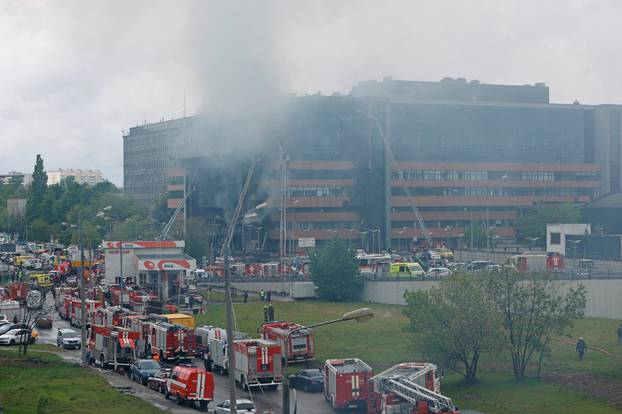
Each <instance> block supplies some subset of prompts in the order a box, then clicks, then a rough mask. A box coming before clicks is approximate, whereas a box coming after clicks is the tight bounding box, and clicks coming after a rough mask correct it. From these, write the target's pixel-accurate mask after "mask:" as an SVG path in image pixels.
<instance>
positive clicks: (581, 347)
mask: <svg viewBox="0 0 622 414" xmlns="http://www.w3.org/2000/svg"><path fill="white" fill-rule="evenodd" d="M576 350H577V353H578V354H579V361H583V356H584V355H585V351H587V344H586V343H585V341H584V340H583V337H581V338H579V340H578V341H577V346H576Z"/></svg>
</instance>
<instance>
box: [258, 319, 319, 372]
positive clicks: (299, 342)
mask: <svg viewBox="0 0 622 414" xmlns="http://www.w3.org/2000/svg"><path fill="white" fill-rule="evenodd" d="M295 330H298V331H296V332H295V333H293V334H292V332H293V331H295ZM259 333H260V334H261V336H262V337H263V338H264V339H269V340H271V341H275V342H276V343H277V344H279V346H281V349H282V350H283V351H285V350H287V354H286V355H287V360H288V361H290V362H300V361H310V360H313V359H314V357H315V346H314V344H315V340H314V337H313V331H312V330H311V329H308V328H304V327H303V326H301V325H298V324H296V323H293V322H269V323H264V324H263V325H261V328H260V329H259Z"/></svg>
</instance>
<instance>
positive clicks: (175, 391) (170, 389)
mask: <svg viewBox="0 0 622 414" xmlns="http://www.w3.org/2000/svg"><path fill="white" fill-rule="evenodd" d="M164 397H165V398H166V399H167V400H168V399H169V398H171V397H174V398H175V399H176V400H177V403H178V404H179V405H182V404H183V403H184V402H185V401H191V402H193V403H194V402H195V401H197V402H198V403H199V406H200V408H201V409H202V410H204V409H206V408H207V405H208V404H209V402H210V401H212V400H214V376H213V375H212V374H211V373H209V372H205V370H203V369H201V368H197V367H193V366H186V365H178V366H176V367H175V368H174V369H173V372H172V373H171V376H170V377H169V378H168V379H167V380H166V388H165V390H164Z"/></svg>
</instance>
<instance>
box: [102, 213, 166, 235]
mask: <svg viewBox="0 0 622 414" xmlns="http://www.w3.org/2000/svg"><path fill="white" fill-rule="evenodd" d="M157 233H158V232H157V229H156V228H155V226H154V225H153V223H152V222H151V220H149V219H148V218H146V217H142V216H139V215H135V216H131V217H129V218H127V219H125V220H123V221H122V222H121V223H117V224H116V225H115V226H114V227H113V230H112V233H111V234H110V238H112V239H116V240H149V239H153V238H155V236H156V235H157Z"/></svg>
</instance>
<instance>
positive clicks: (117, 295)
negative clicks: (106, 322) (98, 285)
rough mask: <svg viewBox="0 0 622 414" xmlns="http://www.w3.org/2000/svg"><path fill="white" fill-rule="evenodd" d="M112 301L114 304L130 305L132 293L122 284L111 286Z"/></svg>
mask: <svg viewBox="0 0 622 414" xmlns="http://www.w3.org/2000/svg"><path fill="white" fill-rule="evenodd" d="M110 301H111V302H112V305H113V306H123V305H129V304H130V294H129V293H128V291H127V289H124V288H122V287H120V286H110Z"/></svg>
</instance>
